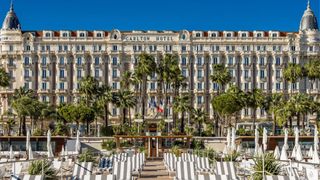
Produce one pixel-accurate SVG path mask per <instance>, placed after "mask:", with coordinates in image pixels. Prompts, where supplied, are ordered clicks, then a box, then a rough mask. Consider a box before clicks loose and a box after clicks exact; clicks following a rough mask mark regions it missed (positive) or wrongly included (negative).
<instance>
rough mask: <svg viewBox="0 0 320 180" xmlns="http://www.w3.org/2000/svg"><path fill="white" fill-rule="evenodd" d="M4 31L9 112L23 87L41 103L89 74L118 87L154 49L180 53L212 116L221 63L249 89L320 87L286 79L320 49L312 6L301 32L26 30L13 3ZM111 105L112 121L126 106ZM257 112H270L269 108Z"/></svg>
mask: <svg viewBox="0 0 320 180" xmlns="http://www.w3.org/2000/svg"><path fill="white" fill-rule="evenodd" d="M0 37H1V40H0V64H1V66H2V67H4V68H5V69H6V70H7V71H8V72H9V74H10V76H11V84H10V87H8V88H2V89H1V91H0V94H1V100H0V102H1V104H0V105H1V107H0V109H1V113H2V114H3V113H4V112H5V111H6V110H10V109H11V106H10V102H9V97H10V96H11V95H12V93H13V91H14V89H16V88H19V87H21V86H25V87H26V88H30V89H34V90H35V91H36V92H37V94H38V97H39V99H40V100H41V101H47V102H50V103H53V104H59V103H71V102H74V101H76V99H77V96H78V88H79V80H80V79H81V78H82V77H85V76H87V75H91V76H93V77H95V78H97V79H98V80H99V82H100V83H101V84H108V85H109V86H111V87H112V88H114V89H119V88H120V79H121V74H122V72H124V71H129V70H131V71H132V70H133V69H134V67H135V64H136V63H137V56H138V55H139V54H140V53H142V52H146V53H149V54H152V55H153V56H154V57H155V60H156V61H157V62H159V58H160V57H161V56H163V55H164V54H166V53H172V54H177V55H178V56H179V58H180V65H181V69H182V73H183V75H184V76H185V77H186V78H187V84H188V87H187V88H186V89H182V92H190V94H192V97H193V98H192V99H193V101H192V103H193V104H194V106H195V107H203V108H204V109H205V110H206V111H207V112H208V113H209V114H210V117H211V118H213V112H212V108H211V105H210V94H212V93H215V92H216V90H217V84H215V83H212V82H211V81H210V79H209V75H210V74H211V73H212V67H213V65H214V64H221V63H222V64H224V65H225V66H226V67H227V68H228V69H229V70H230V72H231V74H232V76H233V79H232V82H233V84H235V85H237V86H239V87H241V89H243V90H245V91H247V90H250V89H252V88H254V87H257V88H260V89H262V90H263V91H264V92H266V93H276V92H288V91H290V90H291V88H292V89H293V91H294V92H307V93H309V94H313V95H318V94H319V93H320V91H319V89H320V83H319V82H316V84H315V86H314V87H311V84H310V83H309V81H308V80H307V79H302V80H300V82H298V83H296V84H294V85H293V86H290V87H289V89H288V88H287V87H288V86H287V85H288V84H287V82H285V81H284V79H283V77H282V69H283V68H284V67H285V66H286V64H288V63H298V64H305V63H306V62H307V57H308V56H319V55H320V33H319V29H318V24H317V19H316V17H315V15H314V13H313V11H312V10H311V8H310V6H309V5H308V7H307V9H306V10H305V12H304V14H303V17H302V19H301V22H300V28H299V31H298V32H281V31H250V32H249V31H187V30H181V31H119V30H117V29H114V30H111V31H98V30H97V31H81V30H79V31H65V30H61V31H50V30H43V31H23V30H21V25H20V22H19V20H18V17H17V16H16V14H15V12H14V9H13V6H12V7H11V8H10V11H9V12H8V14H7V16H6V17H5V19H4V22H3V26H2V29H1V31H0ZM156 78H157V77H156V76H153V77H150V79H151V80H150V82H149V83H148V99H149V101H150V100H154V101H157V97H156V93H157V83H156ZM132 88H133V89H134V87H132ZM171 100H172V99H171ZM110 109H111V113H112V115H111V119H113V120H117V119H118V118H119V115H120V114H121V113H120V111H119V109H117V108H116V107H112V105H110ZM132 114H134V113H132ZM149 114H150V113H149ZM170 115H172V110H171V109H170V110H169V116H170ZM256 115H257V118H258V119H265V118H267V117H266V113H265V112H264V111H263V110H258V111H257V114H256ZM151 116H152V115H150V117H151ZM241 118H242V119H247V120H250V119H251V118H252V112H251V110H250V109H245V110H243V111H242V113H241Z"/></svg>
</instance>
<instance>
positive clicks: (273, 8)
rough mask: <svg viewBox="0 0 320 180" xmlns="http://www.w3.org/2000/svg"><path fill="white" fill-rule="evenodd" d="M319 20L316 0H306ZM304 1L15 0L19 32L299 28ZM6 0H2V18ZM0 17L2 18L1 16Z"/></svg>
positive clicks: (292, 29) (6, 7)
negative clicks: (19, 26)
mask: <svg viewBox="0 0 320 180" xmlns="http://www.w3.org/2000/svg"><path fill="white" fill-rule="evenodd" d="M310 1H311V7H312V9H313V10H314V12H315V14H316V16H317V18H318V22H319V20H320V19H319V14H320V13H319V9H320V3H319V1H320V0H310ZM306 4H307V0H130V1H129V0H14V7H15V11H16V13H17V15H18V17H19V19H20V22H21V24H22V29H23V30H62V29H66V30H111V29H119V30H181V29H187V30H281V31H298V28H299V23H300V19H301V16H302V14H303V11H304V10H305V9H306ZM9 5H10V0H1V1H0V7H1V8H0V17H1V19H3V18H4V17H5V15H6V13H7V11H8V9H9ZM1 21H2V20H1Z"/></svg>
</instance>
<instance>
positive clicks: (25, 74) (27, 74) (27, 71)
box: [24, 69, 30, 78]
mask: <svg viewBox="0 0 320 180" xmlns="http://www.w3.org/2000/svg"><path fill="white" fill-rule="evenodd" d="M24 77H25V78H29V77H30V75H29V69H25V70H24Z"/></svg>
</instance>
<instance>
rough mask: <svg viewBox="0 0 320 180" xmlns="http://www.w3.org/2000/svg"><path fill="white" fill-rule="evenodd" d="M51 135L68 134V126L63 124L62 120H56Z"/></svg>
mask: <svg viewBox="0 0 320 180" xmlns="http://www.w3.org/2000/svg"><path fill="white" fill-rule="evenodd" d="M52 135H54V136H68V135H69V131H68V127H67V126H66V125H64V124H63V123H62V122H58V123H57V124H56V125H55V127H54V131H53V133H52Z"/></svg>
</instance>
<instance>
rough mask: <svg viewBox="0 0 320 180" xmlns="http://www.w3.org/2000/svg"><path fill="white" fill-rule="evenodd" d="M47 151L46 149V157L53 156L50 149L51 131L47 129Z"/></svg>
mask: <svg viewBox="0 0 320 180" xmlns="http://www.w3.org/2000/svg"><path fill="white" fill-rule="evenodd" d="M47 151H48V158H53V157H54V155H53V151H52V145H51V131H50V130H48V133H47Z"/></svg>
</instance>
